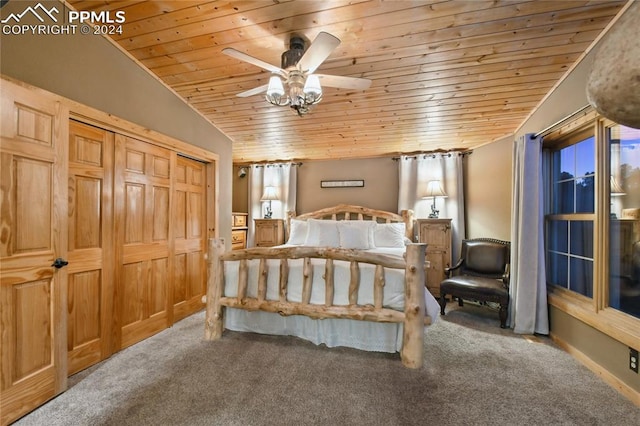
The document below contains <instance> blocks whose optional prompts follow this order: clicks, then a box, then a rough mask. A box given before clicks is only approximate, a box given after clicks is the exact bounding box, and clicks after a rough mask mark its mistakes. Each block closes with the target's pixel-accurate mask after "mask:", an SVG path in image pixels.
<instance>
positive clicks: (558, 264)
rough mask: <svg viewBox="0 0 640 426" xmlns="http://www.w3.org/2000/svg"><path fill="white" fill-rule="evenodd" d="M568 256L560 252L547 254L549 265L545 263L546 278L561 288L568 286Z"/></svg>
mask: <svg viewBox="0 0 640 426" xmlns="http://www.w3.org/2000/svg"><path fill="white" fill-rule="evenodd" d="M568 259H569V258H568V257H567V256H565V255H562V254H556V253H551V254H549V259H548V261H549V265H547V274H548V280H549V282H550V283H551V284H555V285H557V286H560V287H563V288H569V279H568V278H569V276H568V272H569V264H568Z"/></svg>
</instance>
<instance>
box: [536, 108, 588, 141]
mask: <svg viewBox="0 0 640 426" xmlns="http://www.w3.org/2000/svg"><path fill="white" fill-rule="evenodd" d="M588 108H591V105H589V104H587V105H585V106H583V107H582V108H580V109H579V110H577V111H575V112H572V113H571V114H569V115H567V116H566V117H564V118H562V119H560V120H558V121H556V122H555V123H553V124H552V125H551V126H547V127H545V128H544V129H542V130H540V131H539V132H538V133H536V134H535V135H533V137H534V138H537V137H539V136H546V135H548V134H549V133H551V131H552V130H555V129H556V128H557V127H558V126H560V125H561V124H564V123H565V122H566V121H567V120H569V119H570V118H572V117H574V116H576V115H578V114H580V113H581V112H582V111H584V110H586V109H588Z"/></svg>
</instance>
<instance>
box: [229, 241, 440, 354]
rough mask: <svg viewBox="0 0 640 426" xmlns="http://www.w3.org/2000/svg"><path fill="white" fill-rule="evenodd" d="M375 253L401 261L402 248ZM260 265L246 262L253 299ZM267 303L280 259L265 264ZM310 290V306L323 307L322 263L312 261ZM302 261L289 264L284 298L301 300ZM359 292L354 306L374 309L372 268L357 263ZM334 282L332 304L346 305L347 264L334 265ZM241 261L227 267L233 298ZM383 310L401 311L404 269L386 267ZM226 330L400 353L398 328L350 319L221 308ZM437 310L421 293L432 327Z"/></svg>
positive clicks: (274, 297)
mask: <svg viewBox="0 0 640 426" xmlns="http://www.w3.org/2000/svg"><path fill="white" fill-rule="evenodd" d="M369 251H371V252H374V253H385V254H390V255H395V256H400V257H401V256H402V255H403V253H404V251H405V249H404V248H376V249H371V250H369ZM258 264H259V261H258V260H251V261H249V285H248V287H247V296H249V297H256V296H257V290H258V288H257V287H258V286H257V282H258V279H257V277H258ZM267 264H268V266H269V274H268V279H267V296H266V297H267V299H269V300H278V295H279V292H278V282H279V276H280V272H279V267H280V261H279V260H268V262H267ZM311 264H312V265H313V285H312V292H311V303H313V304H324V297H325V296H324V286H325V281H324V278H323V275H324V270H325V260H324V259H312V261H311ZM302 265H303V260H302V259H291V260H289V281H288V282H289V285H288V294H287V299H288V300H289V301H295V302H299V301H301V300H302ZM359 265H360V282H361V284H360V289H359V293H358V304H360V305H363V304H373V274H374V271H375V265H369V264H365V263H360V264H359ZM334 267H335V279H334V282H335V284H334V304H336V305H348V304H349V298H348V290H349V279H350V269H349V267H350V265H349V263H348V262H341V261H336V262H334ZM238 269H239V262H225V289H224V295H225V296H228V297H235V296H237V290H238V288H237V282H238V280H237V278H238ZM383 305H384V306H385V307H388V308H392V309H396V310H400V311H401V310H403V309H404V270H395V269H390V268H385V287H384V298H383ZM225 310H226V312H225V328H227V329H229V330H234V331H249V332H255V333H263V334H274V335H290V336H297V337H300V338H303V339H305V340H308V341H310V342H313V343H315V344H325V345H327V346H329V347H336V346H346V347H352V348H356V349H360V350H367V351H376V352H391V353H393V352H398V351H400V349H401V348H402V332H403V325H402V323H378V322H368V321H357V320H348V319H323V320H314V319H311V318H308V317H304V316H299V315H292V316H288V317H287V316H281V315H278V314H274V313H269V312H261V311H259V312H250V311H245V310H242V309H232V308H225ZM439 311H440V307H439V305H438V302H437V301H436V300H435V298H434V297H433V296H432V295H431V293H429V292H428V291H426V289H425V313H426V316H428V317H429V318H430V319H431V322H432V323H433V322H435V321H436V320H437V318H438V315H439Z"/></svg>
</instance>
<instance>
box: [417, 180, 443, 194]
mask: <svg viewBox="0 0 640 426" xmlns="http://www.w3.org/2000/svg"><path fill="white" fill-rule="evenodd" d="M433 197H443V198H444V197H447V194H446V193H445V192H444V189H443V188H442V183H440V181H439V180H430V181H429V183H428V184H427V192H426V194H425V195H424V197H422V198H433Z"/></svg>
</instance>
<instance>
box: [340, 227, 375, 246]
mask: <svg viewBox="0 0 640 426" xmlns="http://www.w3.org/2000/svg"><path fill="white" fill-rule="evenodd" d="M375 226H376V224H375V222H372V221H370V220H369V221H365V220H355V221H350V220H343V221H341V222H339V223H338V232H339V233H340V247H342V248H346V249H360V250H368V249H370V248H373V244H372V241H373V230H374V229H375Z"/></svg>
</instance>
